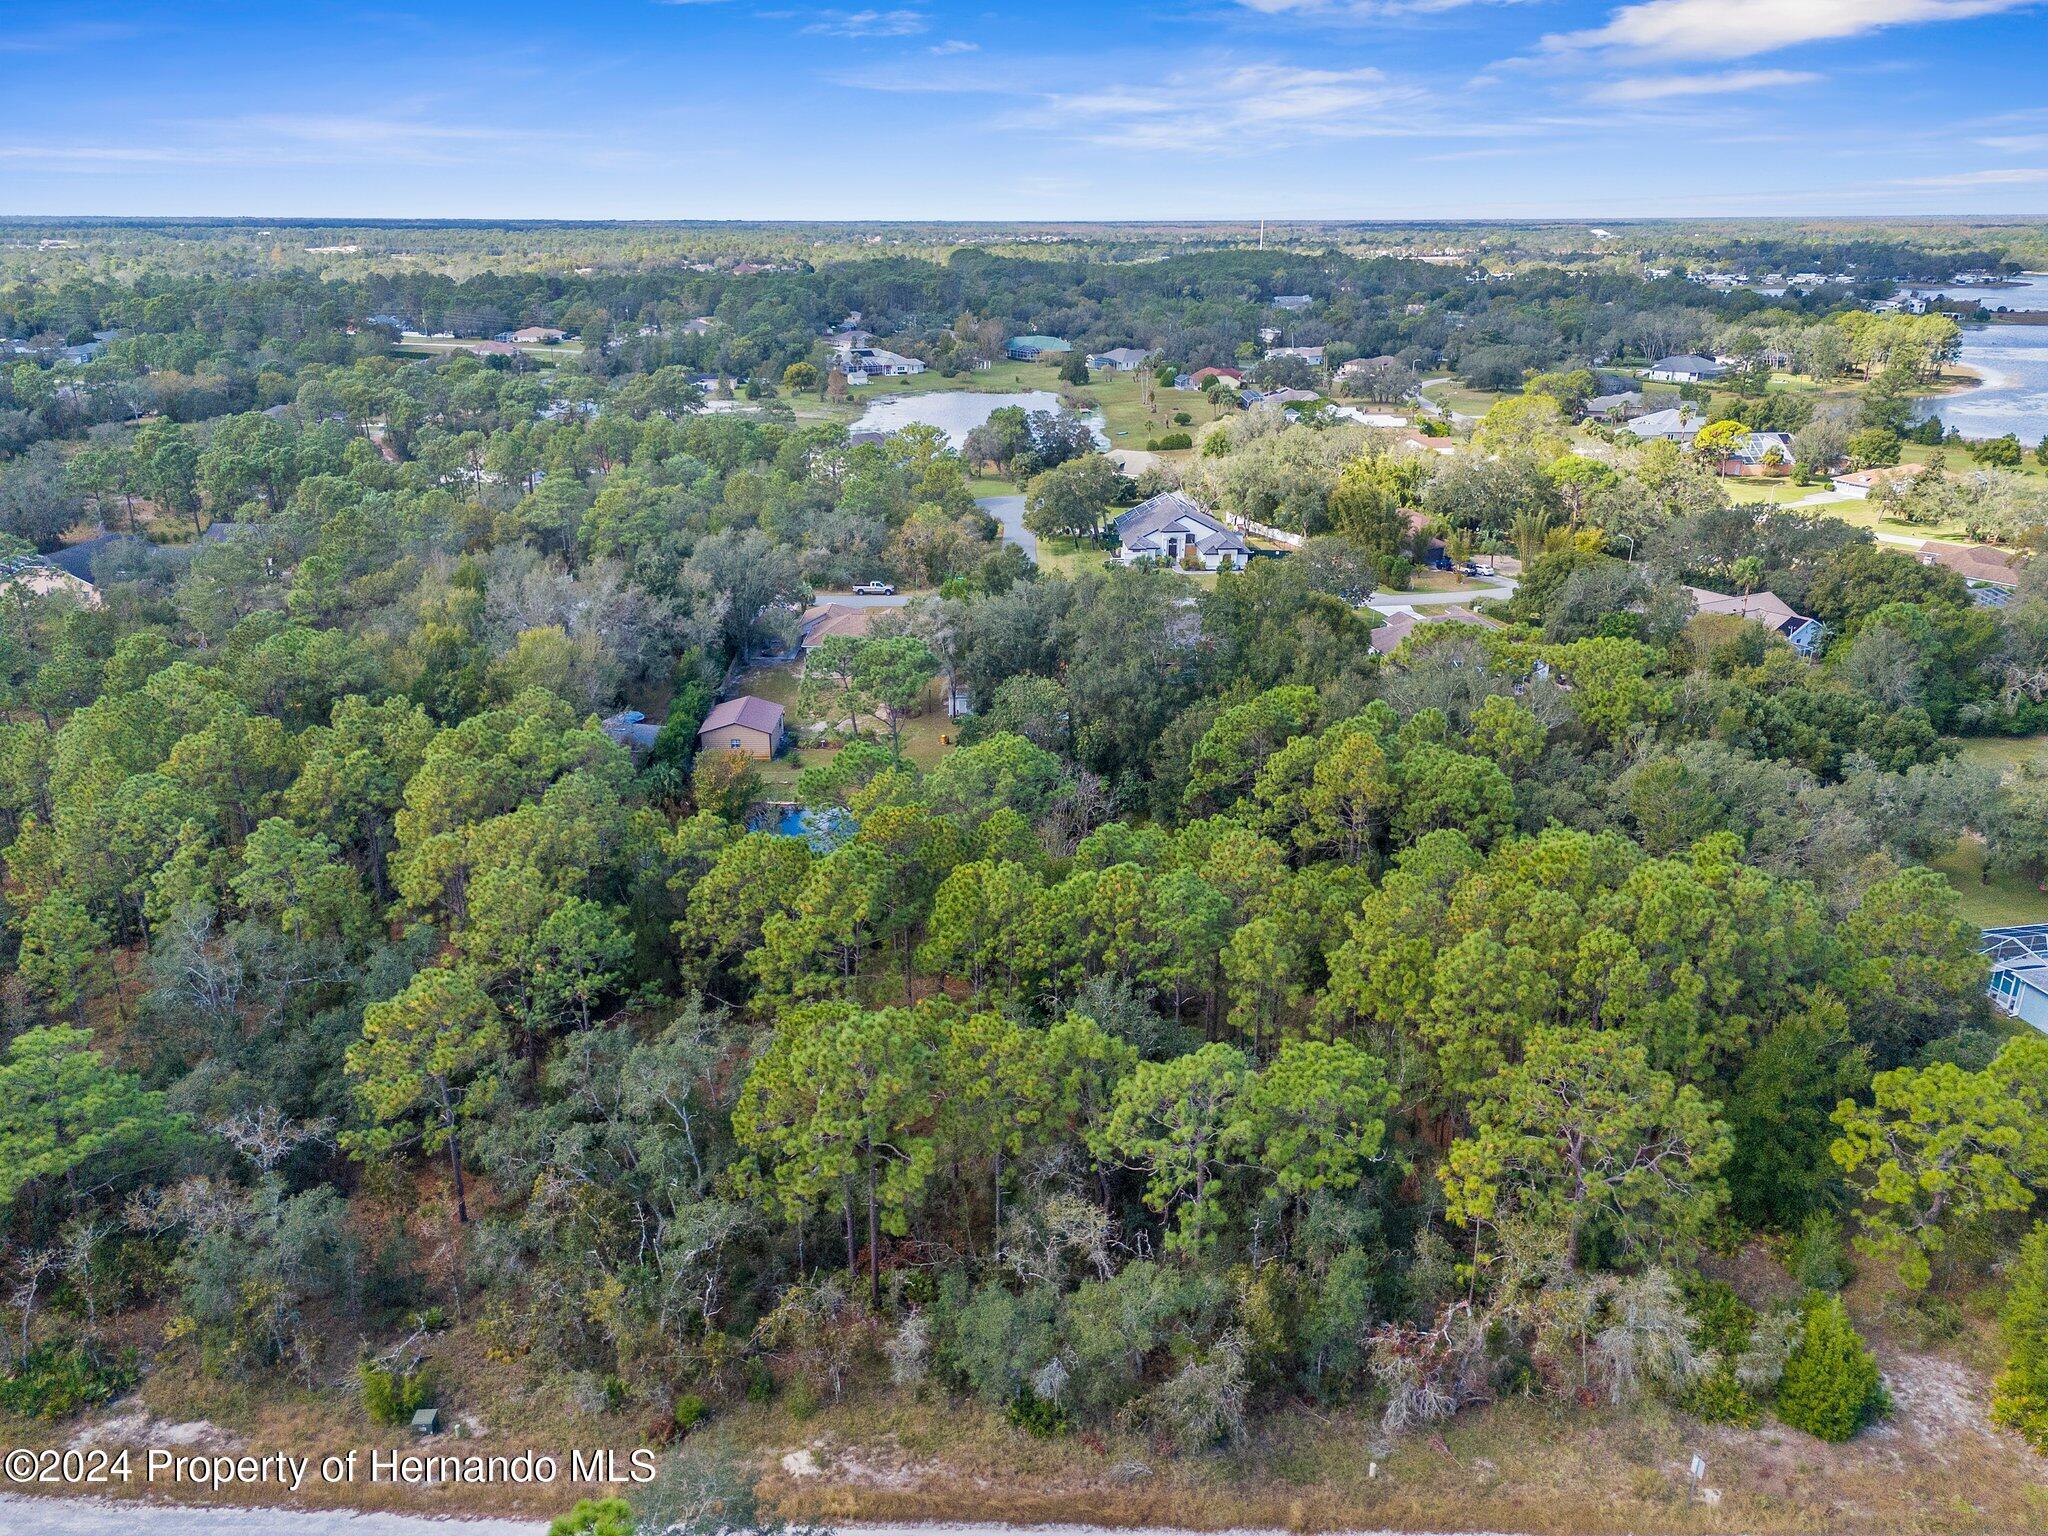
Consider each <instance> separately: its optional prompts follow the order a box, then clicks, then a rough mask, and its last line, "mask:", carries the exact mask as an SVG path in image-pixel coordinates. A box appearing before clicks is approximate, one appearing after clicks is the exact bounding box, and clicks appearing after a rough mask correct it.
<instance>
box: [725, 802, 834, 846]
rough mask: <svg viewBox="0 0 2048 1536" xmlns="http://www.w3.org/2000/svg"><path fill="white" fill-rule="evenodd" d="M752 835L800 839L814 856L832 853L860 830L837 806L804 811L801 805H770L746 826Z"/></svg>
mask: <svg viewBox="0 0 2048 1536" xmlns="http://www.w3.org/2000/svg"><path fill="white" fill-rule="evenodd" d="M747 830H748V831H749V832H773V833H775V834H777V835H778V836H781V837H800V838H802V839H803V840H804V841H805V842H807V843H809V844H810V845H811V849H812V851H813V852H815V853H830V852H831V851H832V850H833V849H834V848H837V847H838V846H839V845H840V844H841V843H843V842H845V841H846V840H847V839H848V838H849V837H851V836H853V834H854V833H855V832H856V831H858V830H859V827H858V824H857V823H856V822H855V821H854V819H853V818H852V817H851V816H849V815H848V814H847V813H846V812H845V811H842V810H840V809H839V808H838V807H836V806H832V807H828V808H826V809H824V810H818V811H810V810H805V809H804V808H803V807H802V806H800V805H769V806H766V807H764V808H763V809H762V810H761V811H760V812H759V813H758V814H757V815H756V816H755V817H754V818H753V819H752V820H751V821H749V822H748V823H747Z"/></svg>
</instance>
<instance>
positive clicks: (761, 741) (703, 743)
mask: <svg viewBox="0 0 2048 1536" xmlns="http://www.w3.org/2000/svg"><path fill="white" fill-rule="evenodd" d="M781 745H782V706H781V705H780V704H772V703H770V702H769V701H768V700H766V699H758V698H755V697H754V695H752V694H751V693H743V694H741V695H740V696H739V697H738V698H736V699H727V700H725V701H724V702H723V703H721V704H714V705H713V706H712V707H711V713H710V714H708V715H706V716H705V717H704V723H703V724H702V725H700V726H698V727H697V750H698V751H699V752H719V751H731V752H744V753H746V754H747V755H748V756H749V757H757V758H760V759H761V760H762V761H763V762H765V761H767V760H768V759H769V758H771V757H773V756H774V755H775V753H776V751H777V749H779V748H780V747H781Z"/></svg>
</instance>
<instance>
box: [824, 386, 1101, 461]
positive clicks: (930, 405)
mask: <svg viewBox="0 0 2048 1536" xmlns="http://www.w3.org/2000/svg"><path fill="white" fill-rule="evenodd" d="M1006 405H1016V406H1022V407H1023V408H1024V409H1025V410H1026V411H1057V410H1058V409H1059V408H1060V397H1059V396H1058V395H1056V394H1054V393H1053V392H1052V391H1051V390H1049V389H1027V390H1023V391H1020V392H1018V393H1015V394H986V395H984V394H979V393H975V392H971V391H967V390H943V391H937V392H934V393H932V394H925V395H889V396H886V397H884V398H882V399H879V400H876V401H874V402H873V403H872V404H870V405H869V406H868V408H867V410H866V411H865V412H863V413H862V415H861V418H860V420H859V421H856V422H855V423H854V424H853V429H854V430H855V431H856V432H894V431H895V430H896V429H897V428H898V427H907V426H909V425H910V424H911V423H912V422H916V421H921V422H925V423H927V424H929V425H931V426H934V427H937V428H938V429H939V430H940V431H942V432H944V433H945V434H946V442H947V444H948V445H949V446H950V447H953V448H958V447H959V446H960V445H961V444H962V443H964V442H966V441H967V434H968V433H970V432H972V431H973V430H974V429H975V428H976V427H978V426H980V425H981V424H982V423H983V422H985V421H987V420H988V419H989V417H990V416H992V415H994V414H995V413H996V412H997V411H999V410H1001V409H1002V408H1003V407H1004V406H1006ZM1081 419H1082V420H1083V421H1085V422H1087V423H1088V425H1089V426H1090V427H1091V428H1093V429H1094V432H1095V442H1096V446H1097V447H1099V448H1107V447H1108V446H1109V439H1108V438H1106V437H1104V436H1103V435H1102V416H1101V414H1100V413H1099V412H1092V413H1090V414H1089V415H1087V416H1084V417H1082V418H1081Z"/></svg>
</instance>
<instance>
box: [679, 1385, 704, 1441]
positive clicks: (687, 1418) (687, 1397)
mask: <svg viewBox="0 0 2048 1536" xmlns="http://www.w3.org/2000/svg"><path fill="white" fill-rule="evenodd" d="M710 1411H711V1407H710V1405H709V1404H708V1403H706V1402H705V1401H704V1399H703V1398H701V1397H699V1396H698V1395H697V1394H696V1393H694V1392H685V1393H684V1394H683V1395H682V1396H681V1397H679V1398H677V1399H676V1428H677V1429H680V1430H681V1431H682V1432H683V1433H684V1434H686V1435H687V1434H688V1433H689V1432H690V1431H691V1430H693V1429H695V1428H696V1427H697V1426H698V1425H699V1424H701V1423H703V1422H704V1415H705V1414H707V1413H709V1412H710Z"/></svg>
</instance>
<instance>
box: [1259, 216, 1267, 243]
mask: <svg viewBox="0 0 2048 1536" xmlns="http://www.w3.org/2000/svg"><path fill="white" fill-rule="evenodd" d="M1265 248H1266V221H1265V220H1264V219H1261V220H1259V249H1260V250H1262V251H1263V250H1264V249H1265Z"/></svg>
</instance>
